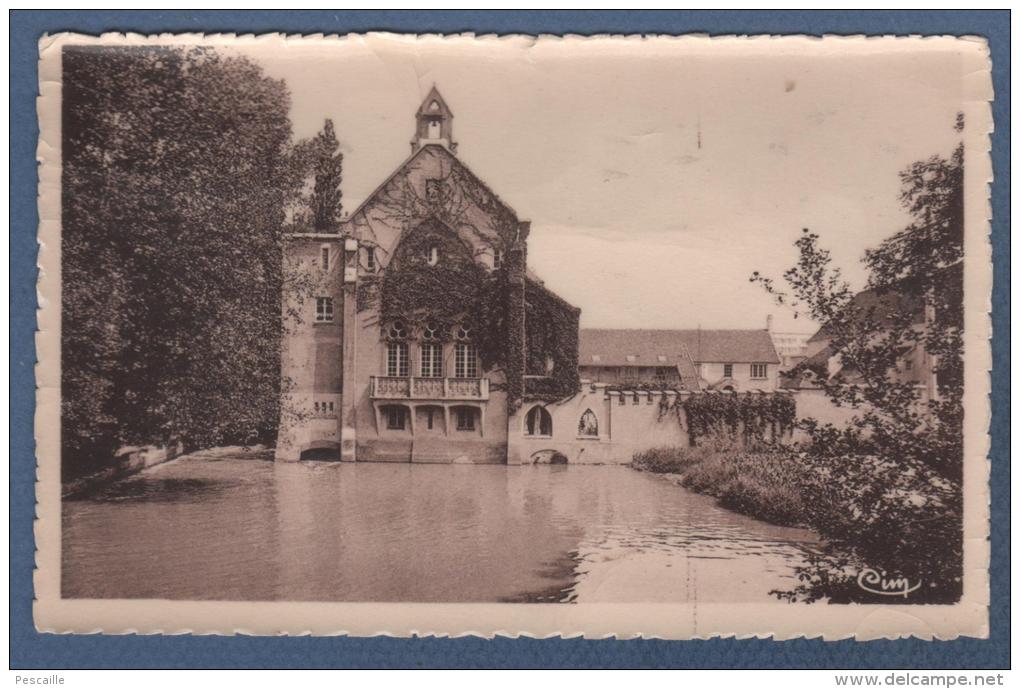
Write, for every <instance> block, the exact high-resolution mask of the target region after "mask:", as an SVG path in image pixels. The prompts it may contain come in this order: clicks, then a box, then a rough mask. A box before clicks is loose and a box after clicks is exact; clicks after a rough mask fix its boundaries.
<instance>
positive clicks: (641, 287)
mask: <svg viewBox="0 0 1020 689" xmlns="http://www.w3.org/2000/svg"><path fill="white" fill-rule="evenodd" d="M919 46H921V47H920V49H919ZM243 51H244V52H245V53H246V54H247V55H249V56H250V57H252V58H254V59H255V60H256V61H257V62H258V63H259V64H261V65H262V66H263V67H264V68H265V70H266V72H267V73H268V74H269V75H270V76H273V77H276V78H283V79H284V80H285V81H286V83H287V85H288V87H289V89H290V92H291V99H292V121H293V123H294V133H295V136H296V137H298V138H302V137H308V136H312V135H314V134H315V132H316V131H318V130H319V129H320V128H321V127H322V123H323V120H324V119H325V118H327V117H329V118H332V119H333V121H334V123H335V124H336V130H337V136H338V138H339V139H340V140H341V142H342V147H343V151H344V155H345V158H344V181H343V194H344V206H345V209H346V210H348V211H353V210H354V209H355V208H356V207H357V205H358V203H360V202H361V201H362V200H363V199H364V198H365V197H366V196H367V195H368V194H370V193H371V192H372V191H373V190H374V189H375V188H376V187H377V186H378V185H379V184H380V183H381V182H382V181H383V180H384V179H385V178H386V177H387V176H388V175H389V174H390V173H391V172H393V171H394V170H395V169H396V168H397V166H399V165H400V164H401V163H402V162H403V161H404V160H405V159H406V158H407V157H408V155H409V154H410V145H409V143H410V140H411V136H412V134H413V131H414V112H415V110H416V109H417V107H418V106H419V104H420V103H421V100H422V99H423V98H424V97H425V95H426V94H427V92H428V90H429V88H430V87H431V86H432V85H433V83H435V84H436V85H437V86H438V88H439V90H440V92H441V93H442V94H443V97H444V98H445V99H446V101H447V103H448V105H449V106H450V108H451V110H452V111H453V113H454V121H453V132H454V139H455V140H456V141H457V142H458V143H459V149H458V157H459V158H460V159H461V160H462V161H463V162H464V163H466V164H467V165H468V166H469V167H470V168H471V169H472V170H473V171H474V172H475V173H476V174H478V175H479V176H480V177H481V178H482V179H484V180H485V181H486V182H487V183H488V184H489V186H490V187H491V188H492V189H493V190H494V191H495V192H496V193H497V194H499V195H500V197H501V198H502V199H503V200H504V201H506V202H507V203H509V204H510V206H512V207H513V208H514V209H515V210H516V211H517V214H518V216H519V217H520V218H521V219H527V220H531V222H532V232H531V238H530V241H529V264H530V266H531V268H532V269H533V270H534V271H535V272H536V273H537V274H538V275H539V276H540V277H541V278H542V279H544V280H545V282H546V284H547V285H548V286H549V287H550V288H551V289H553V290H554V291H556V292H557V293H558V294H560V295H561V296H563V297H564V298H565V299H567V300H568V301H570V302H571V303H573V304H575V305H576V306H579V307H580V308H581V309H582V316H581V324H582V326H583V327H628V328H638V327H645V328H691V327H697V326H699V325H700V326H701V327H704V328H757V327H764V323H765V317H766V315H767V314H769V313H772V314H774V315H775V319H776V327H777V329H780V330H793V331H811V330H812V329H813V325H812V324H810V323H806V322H805V321H803V320H793V318H792V314H791V312H789V311H787V310H784V309H782V308H780V307H777V306H775V305H774V304H773V303H772V302H771V300H770V299H769V297H768V296H767V295H766V294H765V293H764V292H763V291H762V289H761V288H760V287H758V286H757V285H752V284H750V283H749V282H748V278H749V276H750V274H751V273H752V272H753V271H755V270H759V271H761V272H762V273H764V274H766V275H771V276H773V277H775V278H780V277H781V275H782V273H783V271H784V270H786V269H787V268H788V267H790V266H791V265H792V264H793V263H794V261H795V259H796V253H795V249H794V247H793V242H794V241H795V240H796V238H797V237H798V235H799V233H800V230H801V228H803V227H808V228H811V229H812V230H814V231H816V232H818V233H819V234H821V235H822V241H823V243H824V245H826V246H827V247H828V248H830V249H831V250H832V252H833V255H834V257H835V259H836V261H837V262H838V264H839V265H840V266H841V267H843V269H844V271H845V272H846V273H847V275H848V277H850V278H852V281H853V282H854V283H855V285H860V284H862V283H863V279H864V273H863V270H862V269H861V267H860V263H859V260H860V258H861V256H862V255H863V252H864V249H865V248H866V247H870V246H874V245H876V244H877V243H878V242H879V241H881V240H882V239H883V238H885V237H887V236H889V235H891V234H892V233H894V232H895V231H897V230H899V229H900V228H902V227H903V226H904V225H905V224H906V222H907V217H906V215H905V214H904V212H903V211H902V210H901V208H900V206H899V202H898V199H897V196H898V192H899V180H898V177H897V173H898V172H899V171H900V170H901V169H903V168H904V167H905V166H906V165H908V164H909V163H911V162H912V161H915V160H919V159H923V158H926V157H928V156H931V155H933V154H940V155H948V154H949V153H950V152H951V151H952V149H953V148H954V146H955V145H956V143H957V141H958V139H959V135H958V134H957V133H956V132H954V131H953V123H954V121H955V116H956V113H957V112H958V111H959V110H961V98H962V96H961V93H962V90H961V76H960V66H959V65H960V62H959V58H958V56H957V55H956V53H955V51H954V50H953V48H952V45H951V44H950V43H948V42H932V41H927V42H924V43H920V42H907V41H903V40H898V41H874V40H872V41H858V42H849V41H838V42H837V43H828V42H822V41H818V40H804V39H799V40H791V41H788V42H775V41H769V40H768V39H757V40H754V41H744V42H743V43H736V42H734V41H731V42H728V43H720V42H712V41H709V40H707V39H702V40H697V41H691V40H687V41H676V40H670V39H659V40H651V41H644V42H642V41H637V40H625V39H615V40H601V41H586V42H579V41H577V42H567V41H563V40H559V39H551V40H550V39H542V40H540V41H539V42H537V43H534V42H532V41H530V40H527V39H520V38H518V39H511V40H507V39H504V40H494V39H490V40H475V41H470V40H466V39H460V40H457V41H445V42H441V41H439V39H431V40H427V41H426V40H419V41H417V42H416V41H414V40H413V39H396V38H390V39H378V40H375V41H373V42H370V43H366V42H365V41H364V40H362V39H356V40H345V41H334V42H330V43H325V44H321V43H320V44H313V43H309V42H301V43H296V42H295V43H290V44H289V45H288V47H287V48H286V49H285V50H281V49H279V48H278V47H273V48H272V49H268V48H260V47H246V48H244V49H243ZM699 130H700V147H699V143H698V141H699V134H698V133H699Z"/></svg>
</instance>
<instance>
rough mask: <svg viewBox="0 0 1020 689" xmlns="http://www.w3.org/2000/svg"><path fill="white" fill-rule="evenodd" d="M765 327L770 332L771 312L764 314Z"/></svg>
mask: <svg viewBox="0 0 1020 689" xmlns="http://www.w3.org/2000/svg"><path fill="white" fill-rule="evenodd" d="M765 329H766V330H768V331H769V332H770V333H771V332H772V314H771V313H770V314H769V315H767V316H765Z"/></svg>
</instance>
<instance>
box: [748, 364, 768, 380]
mask: <svg viewBox="0 0 1020 689" xmlns="http://www.w3.org/2000/svg"><path fill="white" fill-rule="evenodd" d="M751 377H752V378H758V379H761V378H767V377H768V364H751Z"/></svg>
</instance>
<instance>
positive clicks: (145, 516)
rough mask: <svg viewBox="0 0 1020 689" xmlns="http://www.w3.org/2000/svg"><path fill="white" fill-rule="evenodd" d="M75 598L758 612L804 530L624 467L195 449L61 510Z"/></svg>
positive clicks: (67, 585)
mask: <svg viewBox="0 0 1020 689" xmlns="http://www.w3.org/2000/svg"><path fill="white" fill-rule="evenodd" d="M63 527H64V532H63V570H62V577H63V578H62V590H63V595H64V597H67V598H167V599H178V600H199V599H206V600H208V599H215V600H312V601H418V602H437V601H444V602H495V601H508V602H557V601H562V602H569V601H577V602H659V601H661V602H684V601H688V600H693V599H697V600H698V601H699V602H713V601H726V602H731V603H732V602H741V601H748V602H766V601H768V600H774V598H771V597H770V595H769V592H770V591H771V590H773V589H788V588H791V587H792V586H793V585H794V584H795V583H796V582H795V579H794V577H793V567H794V566H795V565H796V564H797V563H798V562H800V561H801V558H802V557H803V555H804V547H805V545H810V544H811V543H812V542H813V537H812V535H811V534H810V532H807V531H804V530H800V529H789V528H782V527H776V526H771V525H768V524H764V523H762V522H759V521H756V520H754V519H751V518H748V517H744V516H742V515H738V514H735V513H733V512H730V511H728V510H725V509H722V508H720V507H718V506H717V505H716V504H715V501H714V500H713V499H712V498H708V497H705V496H701V495H696V494H694V493H691V492H689V491H687V490H686V489H683V488H680V487H678V486H675V485H673V484H672V483H670V482H669V481H667V480H665V479H664V478H663V477H661V476H655V475H652V474H646V473H641V472H637V471H634V470H632V469H630V468H628V467H622V466H524V467H506V466H472V465H421V464H414V465H412V464H339V463H319V462H300V463H293V464H287V463H278V464H277V463H273V462H270V461H265V460H260V459H251V458H245V455H241V454H238V453H219V454H216V453H213V454H198V455H190V456H187V457H183V458H181V459H178V460H176V461H174V462H170V463H168V464H164V465H161V466H157V467H154V468H152V469H149V470H147V471H145V472H143V473H141V474H138V475H136V476H133V477H131V478H128V479H125V480H123V481H120V482H119V483H116V484H114V485H112V486H109V487H107V488H106V489H104V490H102V491H101V492H99V493H94V494H91V495H89V496H87V497H79V498H74V499H68V500H66V501H65V503H64V515H63Z"/></svg>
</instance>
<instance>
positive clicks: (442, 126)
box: [411, 85, 457, 153]
mask: <svg viewBox="0 0 1020 689" xmlns="http://www.w3.org/2000/svg"><path fill="white" fill-rule="evenodd" d="M415 120H416V128H415V133H414V139H413V140H412V141H411V153H415V152H417V151H418V149H420V148H421V147H422V146H429V145H437V146H442V147H443V148H446V149H448V150H449V151H450V152H451V153H456V152H457V144H456V143H454V141H453V113H452V112H451V111H450V108H449V106H447V105H446V101H444V100H443V97H442V96H441V95H440V94H439V90H438V89H436V87H435V86H434V85H433V86H432V90H430V91H429V95H427V96H426V97H425V100H424V101H422V104H421V107H419V108H418V112H417V113H415Z"/></svg>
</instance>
